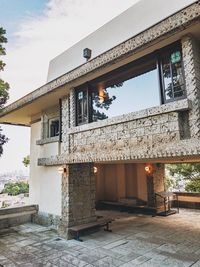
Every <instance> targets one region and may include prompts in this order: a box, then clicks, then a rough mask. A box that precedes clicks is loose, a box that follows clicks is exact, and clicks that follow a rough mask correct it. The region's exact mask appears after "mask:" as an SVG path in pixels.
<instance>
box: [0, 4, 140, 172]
mask: <svg viewBox="0 0 200 267" xmlns="http://www.w3.org/2000/svg"><path fill="white" fill-rule="evenodd" d="M137 1H138V0H126V1H122V0H49V2H48V4H47V6H46V9H45V10H44V12H43V13H42V15H41V13H40V15H38V16H35V15H34V17H31V16H30V15H29V16H28V17H25V18H24V19H23V21H21V23H20V25H16V28H17V29H18V31H17V32H15V38H13V40H14V43H13V42H8V44H7V56H6V57H5V61H6V63H7V66H6V69H5V71H4V73H3V75H2V76H3V78H4V79H5V80H6V81H8V82H9V83H10V86H11V89H10V102H12V101H14V100H16V99H18V98H19V97H22V96H23V95H25V94H27V93H28V92H30V91H32V90H35V89H37V88H38V87H39V86H41V85H43V84H44V83H45V82H46V78H47V71H48V64H49V61H50V60H51V59H52V58H53V57H55V56H57V55H58V54H60V53H61V52H63V51H64V50H66V49H67V48H69V47H70V46H72V45H73V44H74V43H76V42H77V41H79V40H80V39H82V38H83V37H85V36H87V35H88V34H90V33H91V32H93V31H94V30H96V29H97V28H99V27H100V26H102V25H103V24H105V23H106V22H108V21H109V20H111V19H112V18H114V17H115V16H117V15H118V14H120V13H121V12H123V11H124V10H126V9H127V8H129V7H130V6H132V5H133V4H134V3H135V2H137ZM5 131H6V134H7V136H8V137H10V141H9V143H8V144H7V145H6V147H5V152H4V155H3V156H2V158H1V159H0V160H1V166H2V167H1V169H0V172H3V171H7V170H9V169H10V160H11V159H14V158H15V162H13V165H12V168H13V169H14V168H15V169H19V168H21V165H20V164H21V158H22V153H21V154H19V151H20V149H19V144H20V147H23V148H26V149H24V150H23V154H24V156H25V155H27V154H29V151H28V150H29V134H28V131H27V129H26V130H23V135H21V139H20V140H16V139H17V135H19V136H20V133H22V130H21V128H17V127H16V128H13V127H11V126H7V127H6V128H5ZM15 133H16V134H15ZM15 136H16V138H15ZM16 143H17V144H16ZM17 145H18V147H17ZM21 151H22V150H21Z"/></svg>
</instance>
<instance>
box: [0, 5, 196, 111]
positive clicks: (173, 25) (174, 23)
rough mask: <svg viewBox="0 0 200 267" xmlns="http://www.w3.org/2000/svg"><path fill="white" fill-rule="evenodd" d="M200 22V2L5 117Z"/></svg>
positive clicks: (46, 88)
mask: <svg viewBox="0 0 200 267" xmlns="http://www.w3.org/2000/svg"><path fill="white" fill-rule="evenodd" d="M199 19H200V2H199V1H198V2H196V3H194V4H192V5H190V6H189V7H186V8H185V9H183V10H181V11H180V12H178V13H176V14H174V15H172V16H170V17H168V18H166V19H165V20H163V21H161V22H160V23H158V24H156V25H155V26H153V27H151V28H149V29H147V30H145V31H143V32H142V33H140V34H138V35H136V36H134V37H133V38H131V39H129V40H127V41H125V42H123V43H121V44H120V45H117V46H116V47H114V48H112V49H110V50H109V51H107V52H105V53H103V54H101V55H100V56H98V57H96V58H94V59H92V60H90V61H88V62H87V63H85V64H83V65H82V66H80V67H78V68H76V69H74V70H72V71H70V72H68V73H66V74H65V75H63V76H61V77H59V78H57V79H55V80H53V81H52V82H49V83H47V84H45V85H44V86H42V87H40V88H39V89H37V90H35V91H33V92H32V93H30V94H28V95H27V96H25V97H23V98H21V99H20V100H19V101H16V102H15V103H13V104H11V105H9V106H8V107H6V108H5V109H4V110H3V112H2V115H3V114H6V113H8V112H10V111H12V110H15V109H18V108H20V107H21V106H23V105H25V104H27V103H30V102H32V101H33V100H34V99H37V98H39V97H41V96H42V95H45V94H47V93H49V92H51V91H53V90H54V89H56V88H58V87H60V86H62V85H65V84H67V83H69V82H71V81H73V80H75V79H77V78H80V77H82V76H84V75H86V74H88V73H90V72H94V71H96V70H98V69H100V68H104V67H105V66H108V65H111V64H113V63H115V62H116V61H119V60H121V59H122V58H125V57H127V56H129V55H130V54H133V53H136V52H137V51H138V50H141V49H143V48H145V47H147V46H149V45H150V44H152V43H153V42H158V41H159V40H162V39H165V38H167V37H168V36H171V35H174V34H175V33H177V32H178V31H180V30H182V29H183V28H184V27H187V26H188V25H191V24H192V23H197V22H199Z"/></svg>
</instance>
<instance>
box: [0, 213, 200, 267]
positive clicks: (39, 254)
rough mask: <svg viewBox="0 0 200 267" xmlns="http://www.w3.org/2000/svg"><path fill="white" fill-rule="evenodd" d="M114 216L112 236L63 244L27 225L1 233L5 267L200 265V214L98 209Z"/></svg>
mask: <svg viewBox="0 0 200 267" xmlns="http://www.w3.org/2000/svg"><path fill="white" fill-rule="evenodd" d="M99 214H101V216H106V215H107V214H109V216H112V217H115V218H116V220H115V221H114V222H113V223H112V231H113V232H112V233H108V232H104V231H102V230H100V231H99V232H96V233H92V234H88V235H85V236H83V238H82V239H83V241H84V242H78V241H76V240H65V239H63V238H62V237H59V236H58V234H57V233H56V232H55V231H53V230H52V229H50V228H48V227H43V226H40V225H36V224H31V223H28V224H24V225H20V226H17V227H12V228H8V229H1V230H0V266H1V265H2V266H4V267H12V266H13V267H15V266H18V267H53V266H54V267H59V266H60V267H61V266H64V267H74V266H77V267H81V266H82V267H95V266H96V267H98V266H101V267H107V266H109V267H115V266H116V267H118V266H120V267H133V266H140V267H145V266H149V267H151V266H152V267H165V266H169V267H170V266H171V267H176V266H181V267H200V211H196V210H183V209H181V210H180V213H179V214H175V215H172V216H168V217H151V216H146V215H137V214H128V213H124V212H123V213H121V212H116V211H100V212H99Z"/></svg>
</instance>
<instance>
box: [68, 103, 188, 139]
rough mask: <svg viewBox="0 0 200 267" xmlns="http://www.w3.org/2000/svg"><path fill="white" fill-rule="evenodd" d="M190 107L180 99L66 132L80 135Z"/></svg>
mask: <svg viewBox="0 0 200 267" xmlns="http://www.w3.org/2000/svg"><path fill="white" fill-rule="evenodd" d="M191 105H192V103H191V101H190V100H188V99H182V100H178V101H174V102H170V103H167V104H163V105H160V106H156V107H152V108H147V109H143V110H140V111H135V112H131V113H128V114H124V115H121V116H116V117H113V118H109V119H105V120H102V121H98V122H92V123H87V124H84V125H81V126H76V127H73V128H70V129H69V130H68V133H69V134H74V133H80V132H85V131H89V130H94V129H97V128H103V127H105V126H110V125H116V124H120V123H123V122H128V121H133V120H138V119H144V118H148V117H153V116H158V115H163V114H166V113H170V112H179V111H184V110H189V109H191V108H192V107H191Z"/></svg>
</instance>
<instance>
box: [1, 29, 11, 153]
mask: <svg viewBox="0 0 200 267" xmlns="http://www.w3.org/2000/svg"><path fill="white" fill-rule="evenodd" d="M5 34H6V31H5V30H4V29H3V28H2V27H0V56H2V55H5V54H6V51H5V48H4V47H3V46H2V45H3V44H4V43H6V42H7V39H6V37H5V36H4V35H5ZM4 67H5V63H4V62H3V61H2V60H0V71H3V70H4ZM8 90H9V84H8V83H7V82H4V81H3V80H2V79H1V78H0V112H1V110H2V108H3V106H4V104H5V103H6V101H7V100H8V97H9V95H8ZM6 142H8V138H7V137H6V136H5V135H4V134H2V129H1V128H0V156H1V155H2V153H3V145H4V144H5V143H6Z"/></svg>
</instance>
